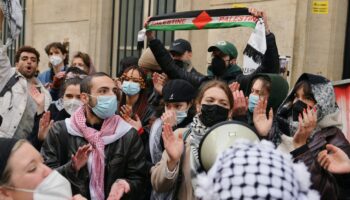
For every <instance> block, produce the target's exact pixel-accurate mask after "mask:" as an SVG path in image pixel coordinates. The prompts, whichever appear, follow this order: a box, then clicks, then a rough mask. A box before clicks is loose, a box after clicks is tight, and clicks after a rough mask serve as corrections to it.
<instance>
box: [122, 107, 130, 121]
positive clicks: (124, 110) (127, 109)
mask: <svg viewBox="0 0 350 200" xmlns="http://www.w3.org/2000/svg"><path fill="white" fill-rule="evenodd" d="M120 115H121V117H122V118H124V120H126V118H128V117H129V118H130V117H131V116H132V108H131V106H129V105H123V106H121V107H120Z"/></svg>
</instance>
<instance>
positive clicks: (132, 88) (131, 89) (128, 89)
mask: <svg viewBox="0 0 350 200" xmlns="http://www.w3.org/2000/svg"><path fill="white" fill-rule="evenodd" d="M122 90H123V92H124V93H125V94H126V95H128V96H133V95H135V94H138V93H139V92H140V90H141V88H140V84H139V83H135V82H132V81H123V84H122Z"/></svg>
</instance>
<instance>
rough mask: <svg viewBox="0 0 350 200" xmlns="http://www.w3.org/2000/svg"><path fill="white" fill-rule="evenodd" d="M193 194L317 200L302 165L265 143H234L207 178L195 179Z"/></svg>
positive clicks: (207, 199) (210, 198) (205, 199)
mask: <svg viewBox="0 0 350 200" xmlns="http://www.w3.org/2000/svg"><path fill="white" fill-rule="evenodd" d="M197 178H198V181H197V182H198V185H197V187H196V191H195V194H196V196H197V197H198V198H199V199H201V200H214V199H220V200H221V199H298V200H309V199H313V200H315V199H319V198H320V197H319V194H318V192H317V191H315V190H311V189H310V186H311V181H310V173H309V172H308V171H307V168H306V166H305V165H304V164H303V163H298V164H294V163H293V161H292V159H291V156H290V155H289V154H288V155H287V154H282V153H281V152H279V151H277V150H275V149H274V145H273V144H272V143H271V142H268V141H266V140H264V141H262V142H256V143H251V142H249V141H246V140H239V141H237V142H236V143H235V144H234V145H233V146H232V147H231V148H229V149H227V150H226V151H224V152H223V153H222V154H221V155H220V156H219V157H218V159H217V160H216V161H215V164H214V165H213V167H212V168H211V169H210V170H209V172H208V174H205V173H203V174H200V175H198V177H197Z"/></svg>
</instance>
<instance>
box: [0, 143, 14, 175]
mask: <svg viewBox="0 0 350 200" xmlns="http://www.w3.org/2000/svg"><path fill="white" fill-rule="evenodd" d="M17 142H18V139H14V138H0V178H1V177H2V175H3V173H4V170H5V167H6V165H7V161H8V159H9V157H10V154H11V151H12V149H13V147H14V146H15V144H16V143H17Z"/></svg>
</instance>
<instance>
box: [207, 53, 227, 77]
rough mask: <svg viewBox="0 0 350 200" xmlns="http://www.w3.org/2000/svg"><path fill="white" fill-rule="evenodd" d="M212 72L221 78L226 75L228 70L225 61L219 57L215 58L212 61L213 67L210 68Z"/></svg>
mask: <svg viewBox="0 0 350 200" xmlns="http://www.w3.org/2000/svg"><path fill="white" fill-rule="evenodd" d="M210 69H211V71H212V72H213V74H214V75H215V76H221V75H223V74H224V72H225V70H226V65H225V61H224V60H223V59H222V58H220V57H218V56H215V57H214V58H213V59H212V60H211V66H210Z"/></svg>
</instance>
